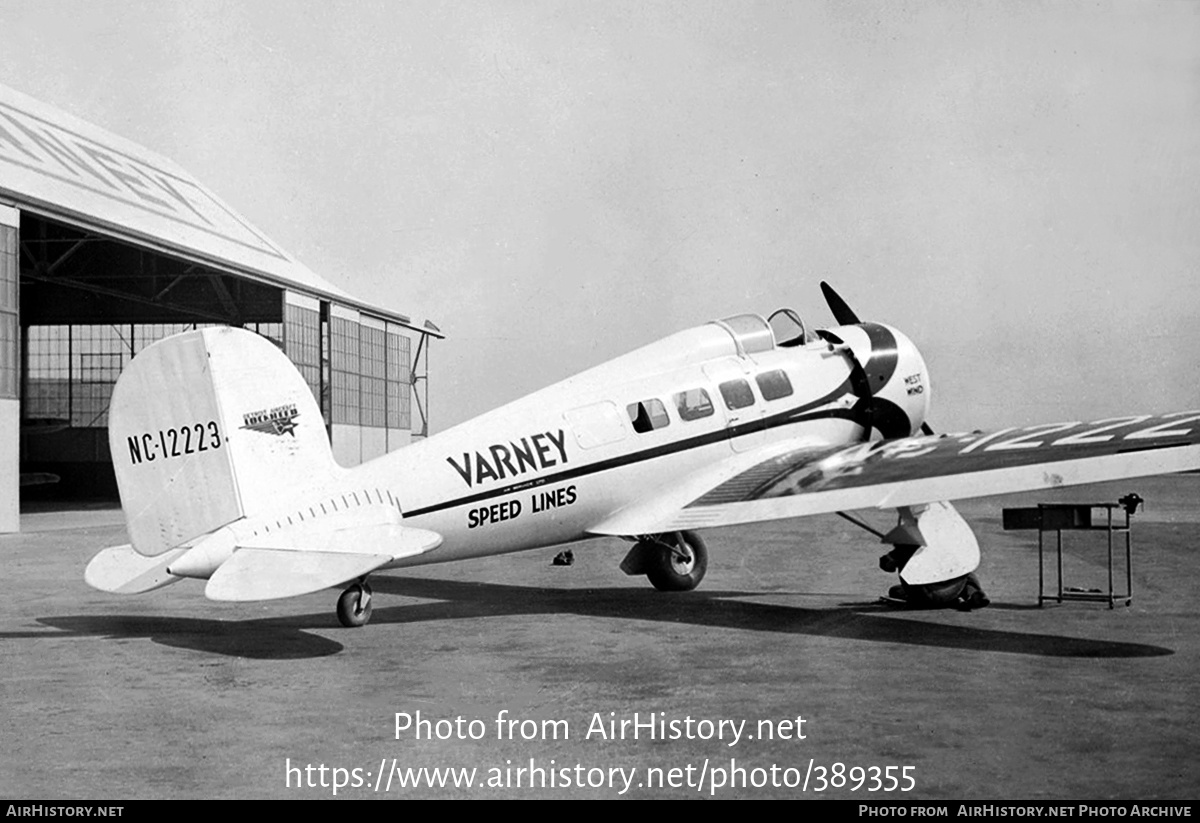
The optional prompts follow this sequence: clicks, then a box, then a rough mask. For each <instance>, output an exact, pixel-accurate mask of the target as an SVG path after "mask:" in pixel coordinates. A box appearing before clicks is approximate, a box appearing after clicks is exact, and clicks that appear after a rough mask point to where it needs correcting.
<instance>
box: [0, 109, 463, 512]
mask: <svg viewBox="0 0 1200 823" xmlns="http://www.w3.org/2000/svg"><path fill="white" fill-rule="evenodd" d="M217 324H220V325H232V326H242V327H244V328H247V329H250V330H252V331H255V332H257V333H259V334H261V335H263V336H265V337H267V338H269V339H270V340H272V341H273V342H274V343H276V345H278V346H280V348H282V349H283V351H284V352H285V353H286V354H287V355H288V357H289V358H290V359H291V360H292V362H294V363H295V364H296V366H297V367H298V368H299V369H300V372H301V373H302V374H303V375H304V378H305V380H306V381H307V382H308V385H309V386H310V387H311V388H312V391H313V395H314V396H315V397H316V398H317V402H318V403H319V405H320V408H321V411H322V413H323V415H324V417H325V425H326V428H327V430H328V432H329V435H330V440H331V442H332V444H333V451H334V455H335V457H336V458H337V459H338V462H339V463H341V464H342V465H347V466H349V465H356V464H358V463H360V462H362V461H364V460H367V459H370V458H372V457H377V456H379V455H381V454H384V453H385V452H388V451H392V450H394V449H397V448H400V447H402V446H404V445H406V444H407V443H409V442H410V440H411V439H412V438H414V437H422V436H424V435H426V434H427V433H428V420H427V418H426V412H425V410H426V409H427V408H428V391H429V383H428V362H429V360H428V358H429V346H430V343H431V341H432V340H433V339H434V338H441V337H442V336H443V335H442V334H441V333H440V331H439V330H438V328H437V326H435V325H434V324H433V323H432V322H430V321H428V320H424V319H420V320H418V319H415V318H413V317H411V316H410V315H408V314H401V313H399V312H397V311H394V310H391V309H387V308H384V307H381V306H378V305H374V304H371V303H369V302H367V301H364V300H362V299H359V298H356V297H354V296H352V295H349V294H347V293H345V292H344V291H342V290H341V289H339V288H337V287H336V286H334V285H332V284H330V283H328V282H326V281H325V280H323V279H322V278H321V277H319V276H317V275H316V274H314V273H313V272H312V271H310V270H309V269H307V268H306V267H304V266H303V265H302V264H300V263H299V262H297V261H296V260H295V259H293V258H292V257H291V256H289V255H288V254H287V252H285V251H284V250H283V249H281V248H279V246H277V245H276V244H274V243H273V242H271V241H270V240H269V239H267V237H266V236H265V235H263V233H262V232H261V231H259V230H258V229H256V228H255V227H254V226H252V225H250V223H249V222H247V221H246V219H245V218H243V217H242V216H240V215H239V214H238V213H237V212H236V211H234V210H233V209H232V208H230V207H229V206H228V205H227V204H225V203H224V202H223V201H221V200H220V199H219V198H218V197H217V196H216V195H214V194H213V193H212V192H211V191H209V190H208V189H207V188H205V187H204V186H203V185H202V184H201V183H200V182H199V181H197V180H196V179H194V178H193V177H191V176H190V175H189V174H188V173H187V172H185V171H184V170H183V169H181V168H179V167H178V166H176V165H175V164H174V163H172V162H171V161H170V160H167V159H166V158H164V157H161V156H159V155H157V154H155V153H153V152H151V151H148V150H147V149H145V148H144V147H142V146H139V145H137V144H135V143H132V142H130V141H129V140H126V139H124V138H122V137H119V136H117V135H115V134H112V133H110V132H107V131H105V130H103V129H101V128H99V127H97V126H95V125H93V124H90V123H86V122H84V121H82V120H79V119H77V118H75V117H72V116H70V115H68V114H66V113H64V112H62V111H59V110H57V109H54V108H52V107H50V106H48V105H46V104H45V103H42V102H40V101H37V100H34V99H32V98H30V97H28V96H26V95H24V94H21V93H19V92H16V91H14V90H12V89H8V88H5V87H3V86H0V532H13V531H17V529H18V512H19V494H20V492H19V488H20V487H21V486H27V487H30V488H31V489H32V487H34V486H37V485H38V484H53V486H52V492H53V494H54V495H55V496H93V495H97V494H111V493H113V492H115V489H116V483H115V479H114V476H113V471H112V461H111V458H110V455H109V449H108V437H107V430H106V425H107V409H108V402H109V398H110V397H111V395H112V390H113V386H114V385H115V383H116V380H117V376H118V375H119V374H120V372H121V369H122V368H123V367H124V366H125V364H126V363H128V362H129V360H130V359H131V358H132V357H133V356H134V355H135V354H137V353H138V352H139V351H141V350H142V349H143V348H145V347H146V346H148V345H149V344H151V343H153V342H154V341H156V340H158V339H160V338H162V337H165V336H167V335H170V334H174V333H176V332H179V331H183V330H186V329H191V328H195V327H199V326H204V325H217Z"/></svg>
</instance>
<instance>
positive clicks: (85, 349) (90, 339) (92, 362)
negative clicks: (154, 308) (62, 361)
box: [71, 325, 133, 428]
mask: <svg viewBox="0 0 1200 823" xmlns="http://www.w3.org/2000/svg"><path fill="white" fill-rule="evenodd" d="M132 355H133V327H132V326H125V325H122V326H73V327H72V329H71V425H72V426H73V427H75V428H93V427H95V428H103V427H105V426H107V425H108V403H109V401H110V400H111V399H112V392H113V386H115V385H116V382H117V377H118V376H119V375H120V374H121V369H123V368H124V367H125V365H126V364H127V363H128V362H129V360H130V358H131V357H132Z"/></svg>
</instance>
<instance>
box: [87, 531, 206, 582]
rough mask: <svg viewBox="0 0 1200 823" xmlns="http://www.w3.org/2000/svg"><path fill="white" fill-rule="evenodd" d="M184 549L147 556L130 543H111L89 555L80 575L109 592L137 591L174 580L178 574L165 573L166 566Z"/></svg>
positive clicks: (184, 550) (176, 579) (177, 578)
mask: <svg viewBox="0 0 1200 823" xmlns="http://www.w3.org/2000/svg"><path fill="white" fill-rule="evenodd" d="M186 551H187V549H186V548H183V549H175V550H173V551H169V552H167V553H166V554H158V555H155V556H154V557H147V556H146V555H144V554H139V553H138V552H136V551H134V548H133V546H131V545H129V544H128V543H126V544H125V545H124V546H112V547H111V548H107V549H104V550H103V551H102V552H100V553H99V554H97V555H96V556H95V557H93V558H92V560H91V562H90V563H88V565H87V570H86V571H84V573H83V579H84V580H86V581H87V584H88V585H89V586H91V587H92V588H93V589H99V590H100V591H102V592H112V593H113V594H141V593H142V592H148V591H151V590H153V589H160V588H162V587H163V586H167V585H170V584H171V583H175V582H176V581H178V580H181V579H182V578H179V577H176V576H175V575H173V574H168V573H167V566H169V565H171V563H172V562H173V561H174V560H175V559H176V558H178V557H179V556H181V555H182V554H183V553H184V552H186Z"/></svg>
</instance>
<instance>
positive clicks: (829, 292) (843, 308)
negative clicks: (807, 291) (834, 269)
mask: <svg viewBox="0 0 1200 823" xmlns="http://www.w3.org/2000/svg"><path fill="white" fill-rule="evenodd" d="M821 293H822V294H823V295H825V302H826V303H828V304H829V310H830V311H831V312H833V319H834V320H836V321H837V323H838V325H839V326H850V325H853V324H854V323H858V322H859V319H858V315H856V314H855V313H854V310H853V309H851V308H850V307H849V306H847V305H846V301H845V300H843V299H842V298H841V297H840V296H839V295H838V293H837V292H835V291H834V290H833V287H832V286H830V285H829V284H828V283H826V282H825V281H824V280H822V281H821Z"/></svg>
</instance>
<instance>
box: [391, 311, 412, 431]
mask: <svg viewBox="0 0 1200 823" xmlns="http://www.w3.org/2000/svg"><path fill="white" fill-rule="evenodd" d="M411 343H412V341H410V340H409V339H408V338H407V337H405V336H404V335H402V334H388V336H387V426H388V428H389V429H411V428H412V346H411Z"/></svg>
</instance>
